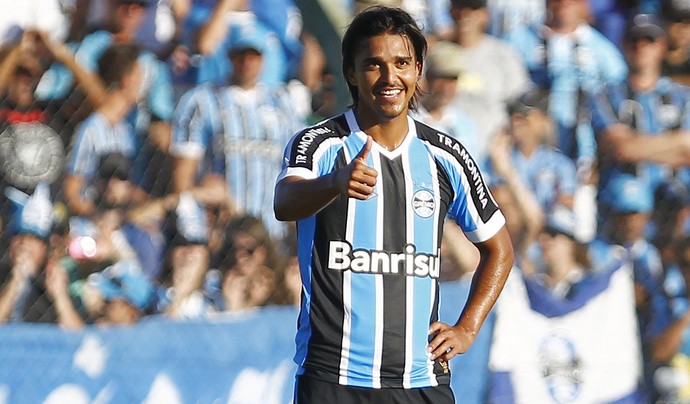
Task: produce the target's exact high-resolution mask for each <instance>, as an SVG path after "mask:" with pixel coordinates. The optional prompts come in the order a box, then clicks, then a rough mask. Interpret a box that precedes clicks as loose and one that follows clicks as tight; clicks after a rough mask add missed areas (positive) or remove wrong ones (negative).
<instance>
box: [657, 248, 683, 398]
mask: <svg viewBox="0 0 690 404" xmlns="http://www.w3.org/2000/svg"><path fill="white" fill-rule="evenodd" d="M674 252H675V256H674V259H673V263H672V264H670V265H669V266H668V267H667V268H666V275H665V278H664V290H665V292H666V293H667V295H668V296H669V306H670V309H671V315H672V318H671V320H670V321H669V323H668V327H667V328H666V329H665V330H664V332H663V333H662V334H661V336H660V338H659V339H658V340H657V342H656V344H655V346H654V353H655V356H654V360H655V362H654V365H661V366H660V367H659V368H658V369H657V370H656V372H655V373H654V384H655V387H656V389H657V391H658V393H659V394H660V398H659V401H657V402H669V403H682V402H686V401H687V400H688V399H690V371H689V370H688V366H687V365H688V363H689V360H690V359H689V358H690V339H689V338H688V335H690V334H688V330H689V329H690V292H689V291H690V237H687V236H686V237H684V238H682V239H681V240H679V241H678V242H677V243H676V245H675V248H674Z"/></svg>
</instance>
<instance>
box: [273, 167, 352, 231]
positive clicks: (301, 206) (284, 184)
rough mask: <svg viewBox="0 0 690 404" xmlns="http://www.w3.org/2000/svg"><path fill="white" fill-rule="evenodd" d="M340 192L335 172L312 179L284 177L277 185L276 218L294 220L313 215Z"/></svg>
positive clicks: (274, 206)
mask: <svg viewBox="0 0 690 404" xmlns="http://www.w3.org/2000/svg"><path fill="white" fill-rule="evenodd" d="M340 192H341V191H340V188H339V187H338V186H337V183H336V181H335V174H334V173H332V174H329V175H326V176H323V177H319V178H316V179H312V180H305V179H302V178H298V177H287V178H284V179H282V180H281V181H280V182H279V183H278V184H277V185H276V190H275V199H274V205H273V208H274V211H275V214H276V218H277V219H278V220H281V221H294V220H300V219H304V218H307V217H309V216H312V215H314V214H316V213H318V212H319V211H320V210H321V209H323V208H325V207H326V206H328V205H329V204H330V203H331V202H333V200H334V199H335V198H336V197H337V196H338V195H339V194H340ZM307 196H308V197H307Z"/></svg>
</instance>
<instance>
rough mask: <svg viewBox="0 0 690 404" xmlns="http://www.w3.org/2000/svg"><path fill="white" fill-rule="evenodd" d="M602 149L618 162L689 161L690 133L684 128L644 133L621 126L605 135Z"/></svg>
mask: <svg viewBox="0 0 690 404" xmlns="http://www.w3.org/2000/svg"><path fill="white" fill-rule="evenodd" d="M601 149H602V152H603V153H604V155H605V156H606V157H608V158H609V159H612V160H614V161H618V162H625V163H640V162H653V163H660V164H669V165H672V166H681V165H688V164H690V134H689V133H687V132H685V131H675V132H665V133H661V134H645V133H640V132H635V131H633V130H632V129H630V128H622V127H620V126H618V127H615V128H613V129H611V130H609V131H607V133H606V134H605V135H604V144H603V145H601Z"/></svg>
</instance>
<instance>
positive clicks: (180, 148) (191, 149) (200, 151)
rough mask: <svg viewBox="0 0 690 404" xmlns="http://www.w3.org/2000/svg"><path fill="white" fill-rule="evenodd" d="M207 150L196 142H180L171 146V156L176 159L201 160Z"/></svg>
mask: <svg viewBox="0 0 690 404" xmlns="http://www.w3.org/2000/svg"><path fill="white" fill-rule="evenodd" d="M204 152H206V148H205V147H204V146H202V145H200V144H198V143H194V142H179V143H174V144H172V145H170V154H171V155H172V156H175V157H183V158H190V159H200V158H201V157H202V156H203V155H204Z"/></svg>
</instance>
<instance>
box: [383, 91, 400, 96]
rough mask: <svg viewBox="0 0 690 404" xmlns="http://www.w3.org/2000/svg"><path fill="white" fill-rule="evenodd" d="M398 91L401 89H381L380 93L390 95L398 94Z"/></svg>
mask: <svg viewBox="0 0 690 404" xmlns="http://www.w3.org/2000/svg"><path fill="white" fill-rule="evenodd" d="M400 91H401V90H384V91H381V94H383V95H384V96H386V97H392V96H394V95H398V94H400Z"/></svg>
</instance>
